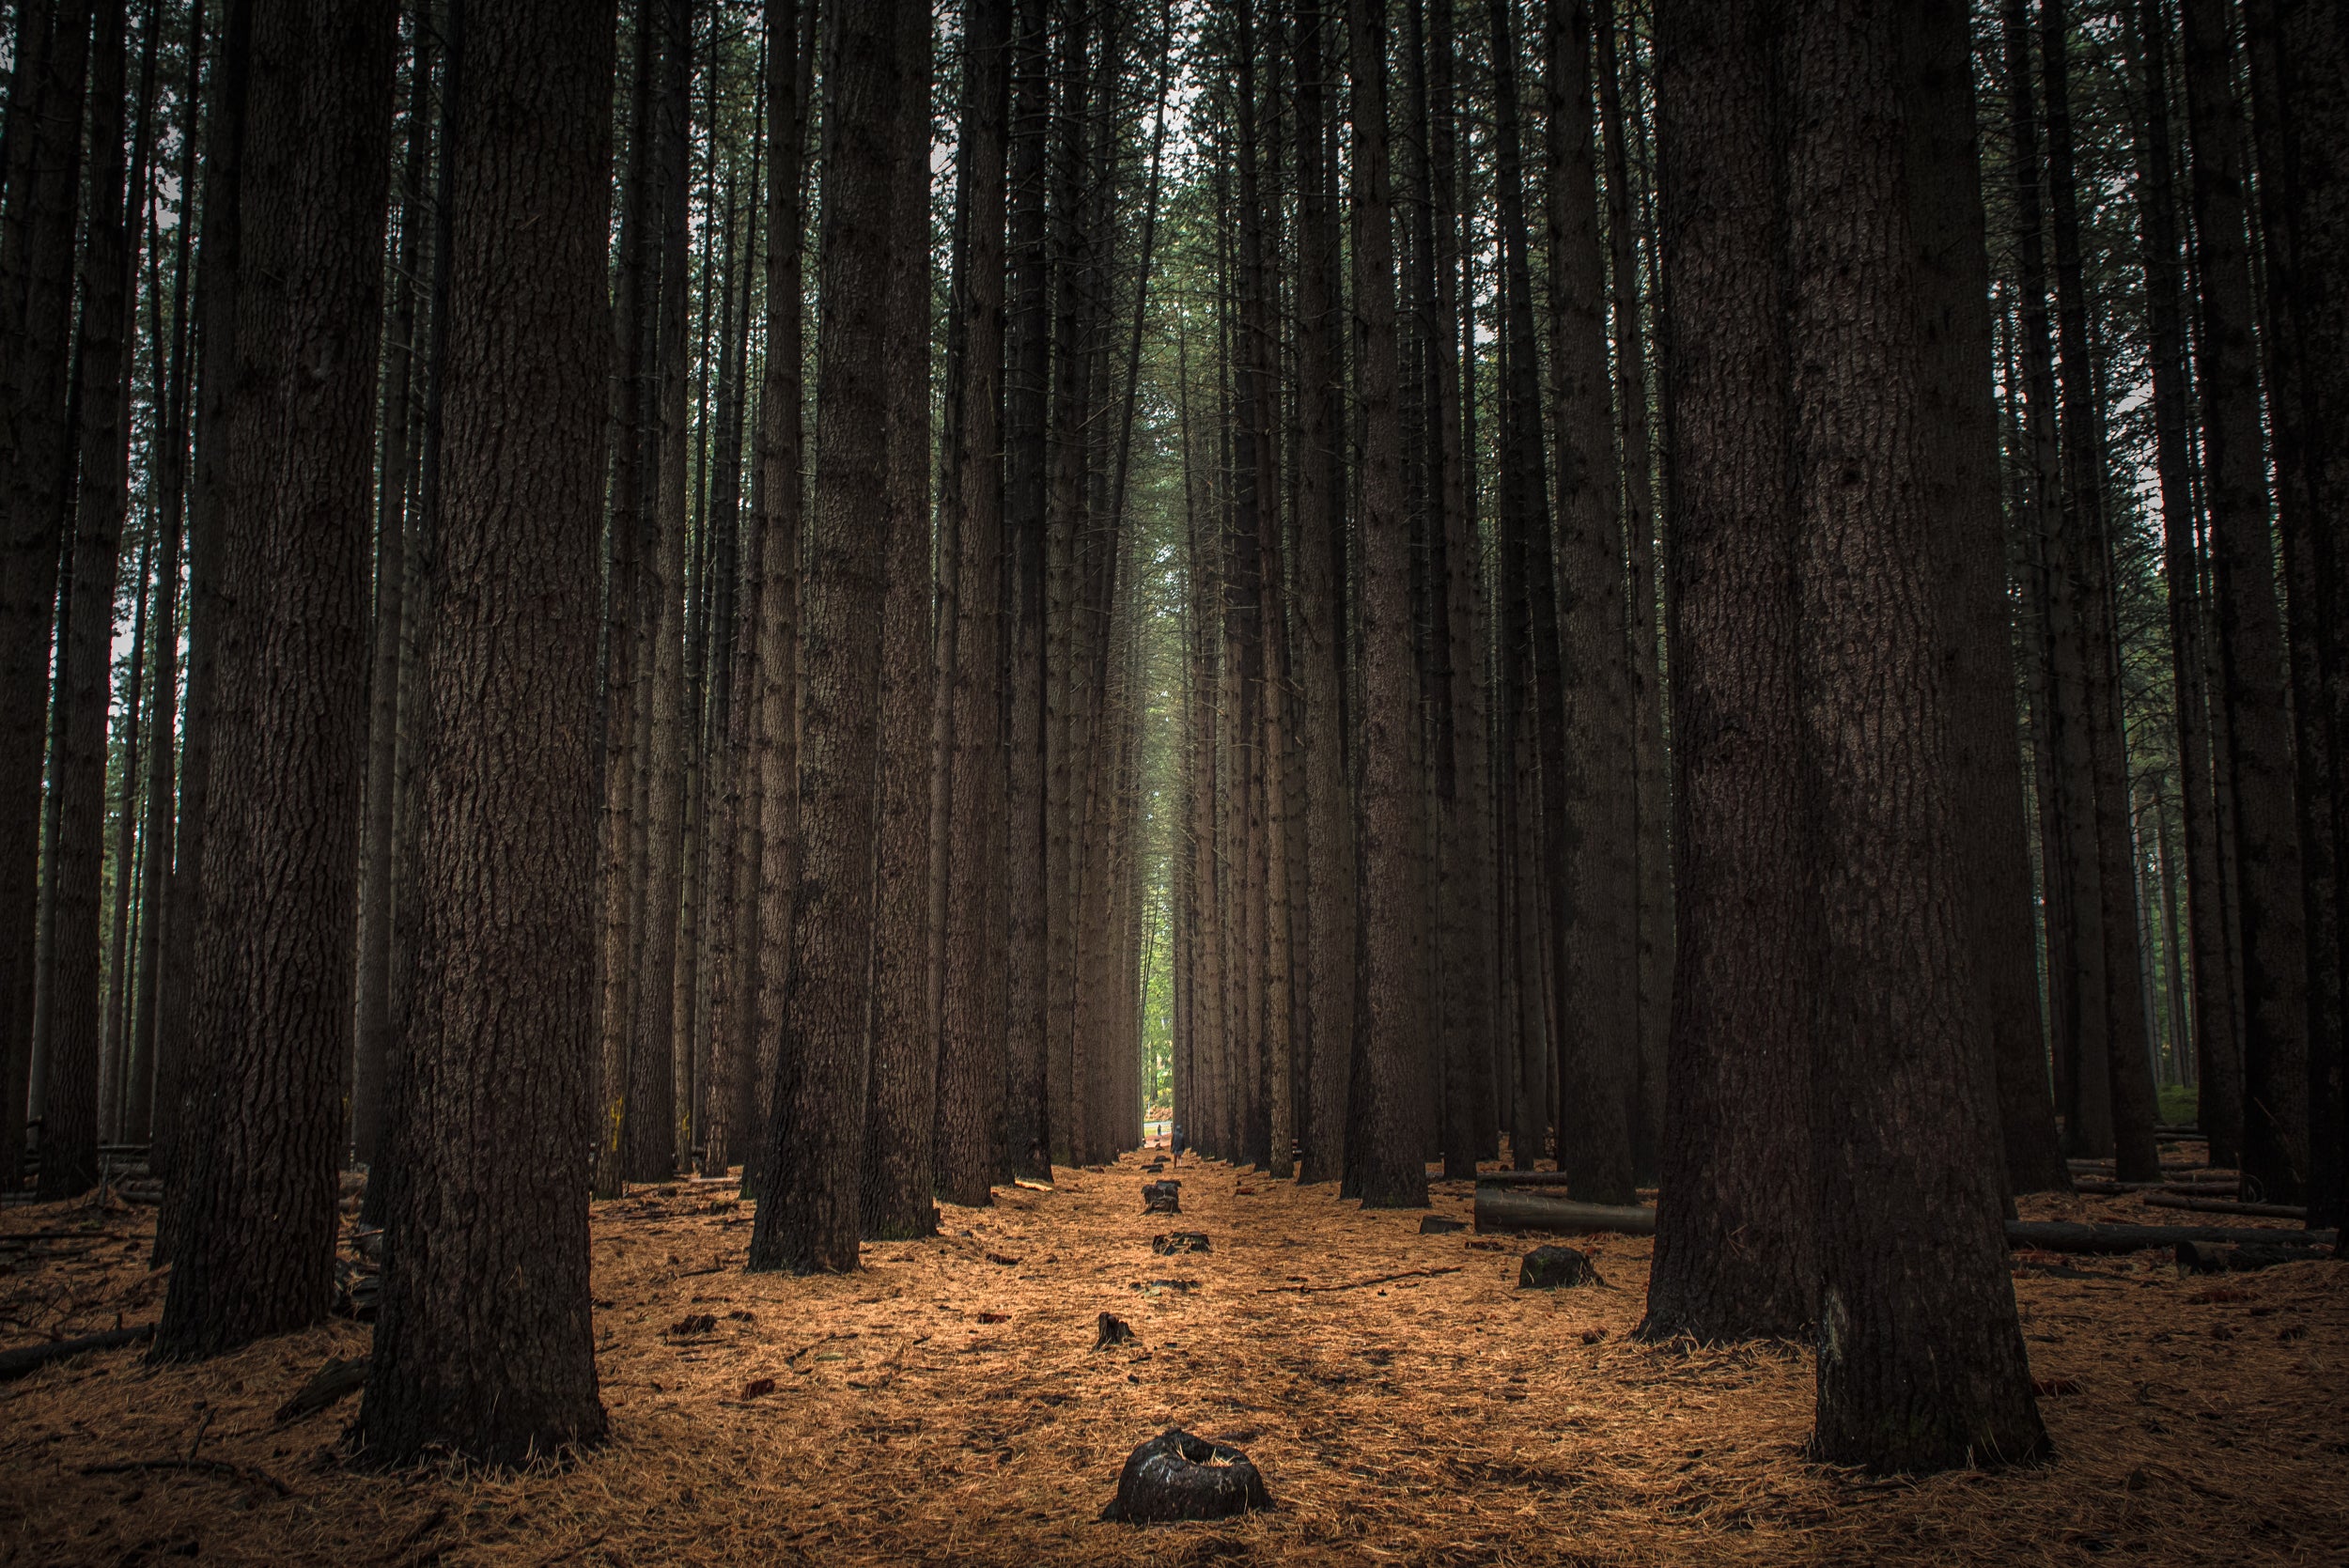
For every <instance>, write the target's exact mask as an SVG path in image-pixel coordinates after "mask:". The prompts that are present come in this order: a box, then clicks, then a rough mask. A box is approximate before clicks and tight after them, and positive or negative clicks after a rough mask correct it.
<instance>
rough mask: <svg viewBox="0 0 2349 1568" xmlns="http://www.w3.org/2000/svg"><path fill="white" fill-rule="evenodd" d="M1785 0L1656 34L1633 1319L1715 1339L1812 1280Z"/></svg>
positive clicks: (1727, 4)
mask: <svg viewBox="0 0 2349 1568" xmlns="http://www.w3.org/2000/svg"><path fill="white" fill-rule="evenodd" d="M1772 10H1773V8H1772V7H1771V6H1769V5H1767V4H1766V3H1759V0H1711V3H1708V4H1706V5H1704V6H1702V7H1699V6H1688V7H1679V8H1673V9H1672V11H1670V12H1669V13H1667V14H1666V15H1665V16H1664V17H1663V18H1661V19H1659V20H1661V21H1662V23H1663V25H1662V26H1660V27H1659V29H1658V31H1657V39H1656V71H1657V83H1656V112H1657V125H1656V129H1657V179H1658V186H1659V188H1658V192H1657V196H1658V201H1659V203H1660V208H1661V216H1662V224H1663V229H1662V232H1661V234H1660V235H1659V237H1658V238H1659V241H1660V244H1661V256H1662V260H1663V277H1664V288H1665V291H1666V293H1667V294H1668V295H1669V297H1670V298H1671V300H1672V310H1671V311H1670V312H1669V313H1668V314H1667V315H1665V317H1664V318H1663V332H1662V335H1661V343H1660V347H1661V350H1662V354H1661V358H1662V365H1663V373H1664V396H1666V398H1667V399H1669V401H1670V405H1671V408H1672V442H1671V452H1672V458H1671V463H1670V467H1669V468H1668V470H1667V472H1668V474H1669V475H1670V479H1671V487H1672V488H1671V491H1670V494H1669V496H1668V497H1667V504H1668V505H1669V506H1670V507H1671V510H1672V532H1671V533H1670V535H1669V536H1667V537H1666V539H1665V570H1666V572H1667V573H1668V575H1669V580H1670V592H1669V593H1667V595H1666V596H1665V604H1666V607H1667V611H1668V615H1667V622H1666V635H1667V636H1668V637H1669V638H1670V658H1671V661H1672V742H1673V744H1672V801H1673V806H1674V811H1675V815H1674V820H1673V825H1672V851H1673V860H1674V863H1675V873H1676V874H1675V878H1674V880H1675V888H1676V898H1675V907H1676V911H1677V913H1678V916H1679V940H1678V944H1677V946H1676V948H1675V950H1674V955H1673V959H1674V972H1673V984H1672V1032H1671V1038H1670V1042H1669V1048H1668V1052H1667V1057H1666V1069H1667V1072H1668V1074H1669V1084H1668V1091H1667V1092H1668V1095H1669V1100H1668V1105H1667V1113H1666V1118H1665V1141H1664V1148H1663V1161H1662V1169H1661V1171H1660V1172H1659V1173H1658V1183H1659V1187H1658V1192H1659V1196H1658V1198H1657V1208H1656V1227H1657V1231H1656V1262H1655V1266H1654V1268H1653V1269H1652V1270H1651V1272H1650V1275H1649V1279H1648V1297H1647V1317H1646V1319H1645V1321H1644V1322H1642V1323H1641V1327H1640V1332H1641V1335H1642V1336H1644V1337H1646V1338H1649V1339H1657V1340H1661V1339H1670V1338H1672V1337H1674V1336H1677V1335H1682V1334H1686V1335H1689V1336H1691V1337H1692V1338H1694V1339H1696V1340H1698V1341H1700V1342H1703V1343H1714V1342H1719V1341H1729V1340H1745V1339H1754V1338H1760V1337H1765V1336H1775V1337H1783V1338H1794V1337H1796V1336H1797V1335H1799V1334H1801V1333H1802V1331H1803V1330H1804V1329H1805V1328H1807V1327H1809V1325H1810V1324H1811V1322H1812V1308H1813V1295H1814V1292H1815V1290H1816V1286H1817V1279H1816V1261H1815V1260H1816V1257H1817V1252H1818V1237H1817V1235H1816V1234H1815V1232H1814V1229H1813V1226H1812V1219H1811V1216H1810V1215H1809V1214H1808V1213H1807V1212H1805V1210H1804V1206H1803V1203H1802V1201H1801V1199H1800V1197H1799V1196H1798V1195H1799V1194H1801V1193H1804V1192H1807V1191H1808V1190H1809V1189H1810V1187H1811V1171H1812V1147H1811V1110H1810V1094H1811V1083H1810V1071H1811V1037H1812V1036H1811V1031H1812V1007H1813V1003H1814V999H1815V995H1816V990H1817V985H1818V974H1817V970H1818V957H1817V955H1818V951H1819V943H1820V939H1821V931H1820V928H1819V918H1820V916H1819V907H1818V904H1817V902H1816V901H1815V899H1814V898H1813V897H1812V894H1811V890H1810V887H1809V885H1808V884H1809V876H1808V872H1807V869H1806V865H1805V860H1806V852H1805V845H1804V839H1803V834H1804V824H1805V821H1806V817H1807V807H1808V800H1809V794H1808V790H1807V788H1806V785H1805V782H1804V775H1803V771H1802V755H1803V751H1804V747H1805V745H1806V740H1805V736H1804V730H1803V709H1802V683H1801V672H1800V670H1799V668H1798V666H1797V646H1798V643H1797V638H1798V630H1799V628H1798V615H1799V608H1798V604H1797V598H1796V596H1795V577H1794V571H1795V563H1796V553H1795V552H1796V543H1797V535H1796V530H1797V513H1796V509H1795V503H1796V498H1795V494H1794V491H1793V489H1792V487H1791V480H1790V475H1789V474H1788V472H1787V469H1786V466H1785V458H1784V454H1785V452H1786V451H1787V448H1788V443H1789V442H1790V441H1791V440H1792V438H1793V429H1792V426H1791V417H1792V414H1791V411H1790V410H1789V408H1788V406H1787V401H1786V378H1787V375H1788V373H1789V365H1790V355H1789V347H1788V344H1787V341H1786V336H1785V331H1786V329H1785V324H1784V318H1783V300H1782V290H1783V289H1784V287H1786V280H1785V276H1784V272H1783V271H1782V267H1783V261H1782V256H1783V251H1782V241H1783V229H1784V222H1785V219H1784V214H1783V212H1782V210H1781V205H1780V203H1781V197H1780V195H1779V194H1778V192H1777V189H1776V185H1777V179H1778V175H1777V171H1776V170H1775V169H1774V167H1773V165H1774V163H1776V162H1777V157H1778V153H1777V149H1778V148H1779V147H1781V146H1782V145H1783V143H1784V139H1785V136H1786V133H1787V110H1786V108H1785V106H1784V104H1783V101H1782V88H1781V84H1780V82H1779V80H1778V69H1777V64H1776V55H1777V54H1778V51H1779V50H1780V49H1781V43H1780V41H1779V39H1778V38H1777V36H1776V34H1775V31H1774V29H1773V27H1772ZM1517 1163H1518V1164H1519V1165H1520V1166H1525V1165H1530V1163H1531V1162H1530V1161H1529V1160H1527V1159H1525V1158H1523V1157H1520V1158H1519V1160H1518V1162H1517Z"/></svg>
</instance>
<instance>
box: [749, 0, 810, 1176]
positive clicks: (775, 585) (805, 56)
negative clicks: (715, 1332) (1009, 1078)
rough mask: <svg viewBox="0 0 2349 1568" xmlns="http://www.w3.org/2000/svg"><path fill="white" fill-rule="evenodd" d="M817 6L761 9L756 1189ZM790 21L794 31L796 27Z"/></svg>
mask: <svg viewBox="0 0 2349 1568" xmlns="http://www.w3.org/2000/svg"><path fill="white" fill-rule="evenodd" d="M795 23H796V27H795ZM816 23H817V5H816V4H815V0H808V4H807V5H806V6H805V7H804V8H801V6H800V5H798V4H797V3H796V0H792V3H787V4H782V5H776V6H771V7H770V8H768V11H767V50H768V54H767V58H768V66H767V138H768V144H769V150H768V177H767V178H768V207H767V360H766V384H765V386H764V387H763V388H762V389H761V392H760V396H759V413H758V445H757V463H758V484H757V492H758V503H757V505H756V507H755V508H754V509H755V511H756V512H757V515H758V542H757V546H756V548H757V550H758V551H759V559H760V565H759V570H760V577H761V582H762V586H761V588H760V591H759V619H758V630H757V637H758V664H757V669H758V684H757V690H756V693H755V701H756V704H757V718H756V726H755V731H754V740H753V745H754V753H755V755H756V758H757V762H756V767H755V772H756V775H757V778H758V796H757V801H756V806H755V810H756V811H757V814H758V854H759V863H758V874H757V878H758V879H757V908H756V911H755V921H754V924H752V941H753V950H754V952H755V954H756V955H757V959H756V971H757V972H756V974H755V976H747V975H746V977H745V981H744V984H745V986H746V987H750V988H752V989H753V990H754V1000H753V1001H752V1004H751V1006H752V1021H751V1027H752V1040H753V1045H754V1049H753V1052H752V1054H751V1056H750V1058H749V1059H748V1060H746V1061H745V1063H743V1067H744V1070H743V1072H742V1073H741V1074H740V1075H739V1076H740V1080H741V1092H740V1094H739V1098H738V1099H737V1101H736V1105H737V1108H738V1110H739V1117H738V1125H739V1127H740V1129H741V1131H740V1137H741V1140H742V1185H743V1187H744V1188H745V1189H750V1188H753V1187H754V1182H755V1180H756V1179H757V1177H758V1176H759V1173H760V1168H761V1167H762V1166H763V1164H764V1162H765V1159H766V1157H767V1150H768V1148H769V1146H770V1122H771V1121H772V1118H773V1107H774V1105H775V1103H776V1102H775V1091H776V1087H777V1083H776V1080H777V1076H778V1063H779V1062H780V1061H781V1055H780V1053H781V1050H782V1048H783V1031H784V1017H785V1011H786V1005H787V1003H788V990H789V986H790V979H791V973H792V967H793V960H794V955H793V949H792V937H791V931H792V925H791V922H792V913H791V909H792V901H793V899H794V898H795V897H796V896H797V894H798V888H799V882H800V848H801V846H800V741H799V713H800V697H799V691H800V653H799V649H800V574H801V555H802V547H803V544H804V539H803V537H802V534H803V530H802V523H801V511H802V504H801V497H802V493H803V483H804V481H803V452H804V432H803V427H804V424H805V416H804V405H803V389H802V380H803V377H804V371H803V370H802V367H801V361H802V358H803V355H802V351H801V350H802V346H803V343H804V341H805V340H804V335H803V328H802V325H801V323H802V321H803V319H804V310H805V302H804V301H803V300H802V298H801V295H802V293H803V291H804V290H803V283H804V277H803V272H802V268H803V265H804V250H805V246H804V243H803V241H802V235H803V233H804V230H805V227H806V224H805V219H804V216H803V204H804V201H805V196H804V192H805V188H806V180H805V173H804V170H805V162H806V147H807V122H808V116H809V109H810V106H811V104H810V101H811V99H812V97H813V91H812V84H813V82H814V70H815V56H816V48H815V28H816Z"/></svg>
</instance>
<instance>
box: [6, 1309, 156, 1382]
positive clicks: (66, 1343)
mask: <svg viewBox="0 0 2349 1568" xmlns="http://www.w3.org/2000/svg"><path fill="white" fill-rule="evenodd" d="M154 1337H155V1326H154V1325H153V1324H151V1323H148V1324H144V1325H142V1326H140V1327H136V1328H109V1329H107V1330H106V1331H105V1332H104V1333H102V1334H84V1335H83V1336H82V1337H81V1338H80V1339H78V1340H59V1341H57V1342H56V1343H54V1344H28V1345H26V1346H24V1347H23V1349H21V1350H6V1351H0V1383H6V1382H8V1380H9V1379H11V1378H16V1377H23V1375H25V1374H27V1373H34V1372H39V1370H40V1369H41V1368H43V1367H45V1366H47V1365H49V1364H50V1363H51V1362H52V1361H63V1360H68V1359H70V1358H73V1357H75V1356H79V1355H81V1354H82V1353H83V1352H84V1351H87V1350H114V1349H117V1348H118V1347H120V1346H122V1345H126V1344H136V1343H139V1342H140V1341H141V1340H151V1339H153V1338H154Z"/></svg>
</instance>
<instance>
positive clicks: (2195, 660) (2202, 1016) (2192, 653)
mask: <svg viewBox="0 0 2349 1568" xmlns="http://www.w3.org/2000/svg"><path fill="white" fill-rule="evenodd" d="M2135 43H2136V50H2135V53H2136V57H2137V61H2138V68H2139V72H2140V74H2141V77H2142V81H2143V88H2144V91H2143V96H2142V98H2141V100H2140V106H2139V112H2138V114H2137V116H2135V117H2134V118H2133V120H2132V122H2131V127H2132V130H2133V131H2134V132H2135V135H2134V141H2135V143H2136V152H2137V181H2138V234H2139V245H2140V247H2141V249H2142V251H2143V256H2144V267H2143V271H2144V276H2145V321H2146V349H2147V358H2148V359H2150V360H2151V361H2152V373H2153V382H2154V461H2155V473H2156V474H2157V475H2158V476H2159V479H2160V485H2161V519H2162V529H2161V533H2162V562H2163V567H2164V578H2165V582H2166V586H2167V589H2168V596H2169V600H2170V686H2171V695H2172V701H2173V707H2174V710H2175V714H2176V725H2177V747H2178V779H2179V790H2178V793H2179V798H2180V801H2181V808H2180V809H2181V814H2182V815H2183V816H2184V818H2185V827H2186V902H2187V916H2186V929H2187V939H2188V941H2189V943H2190V945H2191V947H2192V950H2193V971H2194V1006H2193V1010H2192V1011H2193V1033H2194V1048H2195V1059H2196V1063H2197V1071H2196V1074H2195V1079H2196V1082H2197V1083H2198V1084H2199V1086H2200V1090H2201V1105H2200V1107H2199V1110H2200V1118H2199V1124H2198V1125H2199V1126H2201V1129H2202V1131H2203V1133H2204V1134H2205V1135H2207V1136H2208V1138H2209V1140H2210V1158H2211V1163H2212V1164H2213V1165H2217V1166H2222V1167H2226V1168H2229V1169H2232V1168H2233V1166H2234V1164H2235V1161H2236V1160H2237V1159H2238V1158H2240V1157H2241V1154H2240V1142H2241V1139H2242V1129H2243V1066H2242V1060H2241V1057H2240V1055H2239V1054H2238V1042H2237V1040H2236V1039H2235V1033H2234V1005H2233V1002H2232V1000H2231V992H2232V983H2231V980H2230V969H2231V966H2230V965H2229V963H2228V960H2227V932H2226V903H2227V899H2226V890H2225V887H2224V886H2223V883H2222V879H2221V877H2220V874H2219V859H2218V845H2217V839H2218V833H2219V825H2218V815H2217V810H2216V809H2215V807H2214V804H2213V801H2212V784H2211V747H2210V721H2209V717H2208V714H2207V711H2206V706H2207V703H2208V694H2207V693H2206V692H2205V691H2204V689H2203V682H2202V664H2203V656H2202V645H2201V627H2202V606H2201V585H2200V578H2201V569H2200V564H2199V563H2198V562H2197V560H2196V558H2195V550H2194V534H2195V505H2194V447H2193V432H2192V429H2191V427H2190V423H2189V422H2190V420H2191V417H2192V416H2191V411H2190V404H2191V401H2192V399H2191V396H2190V388H2189V385H2188V382H2187V379H2186V322H2185V311H2184V309H2183V308H2182V305H2181V300H2180V295H2181V290H2182V288H2183V287H2184V271H2183V267H2184V262H2183V260H2182V258H2181V256H2179V251H2178V216H2177V196H2176V180H2175V174H2174V170H2173V163H2172V155H2171V152H2170V86H2169V75H2170V70H2169V60H2170V31H2169V25H2168V23H2167V22H2166V21H2165V19H2164V17H2163V14H2162V7H2161V3H2160V0H2139V4H2138V7H2137V17H2136V32H2135Z"/></svg>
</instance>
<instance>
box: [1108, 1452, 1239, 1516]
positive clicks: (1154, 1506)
mask: <svg viewBox="0 0 2349 1568" xmlns="http://www.w3.org/2000/svg"><path fill="white" fill-rule="evenodd" d="M1271 1506H1272V1498H1270V1496H1269V1495H1268V1494H1267V1493H1266V1491H1265V1484H1264V1477H1263V1476H1261V1475H1259V1474H1258V1473H1257V1471H1256V1467H1255V1466H1254V1465H1253V1464H1252V1463H1251V1462H1250V1460H1249V1458H1248V1455H1246V1454H1244V1453H1242V1452H1240V1451H1239V1450H1237V1449H1236V1448H1232V1447H1230V1446H1229V1445H1227V1444H1223V1443H1211V1442H1209V1441H1207V1440H1206V1438H1204V1437H1194V1436H1191V1435H1190V1433H1188V1432H1181V1431H1174V1432H1168V1433H1165V1434H1163V1435H1161V1436H1157V1437H1153V1438H1151V1439H1150V1440H1149V1441H1148V1442H1146V1443H1144V1444H1143V1445H1142V1446H1141V1447H1140V1448H1138V1449H1136V1450H1134V1452H1132V1453H1131V1454H1129V1455H1128V1456H1127V1459H1126V1467H1125V1468H1124V1469H1123V1470H1121V1471H1119V1472H1118V1476H1117V1497H1116V1499H1115V1500H1114V1501H1112V1503H1111V1504H1110V1505H1109V1506H1108V1507H1107V1508H1105V1509H1103V1510H1102V1511H1101V1517H1102V1518H1103V1519H1105V1520H1115V1519H1123V1520H1125V1521H1126V1522H1127V1523H1128V1524H1134V1525H1147V1524H1164V1523H1168V1522H1171V1521H1174V1520H1177V1519H1228V1518H1231V1517H1232V1516H1233V1515H1235V1514H1246V1513H1248V1512H1250V1511H1252V1510H1253V1509H1259V1508H1270V1507H1271Z"/></svg>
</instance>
